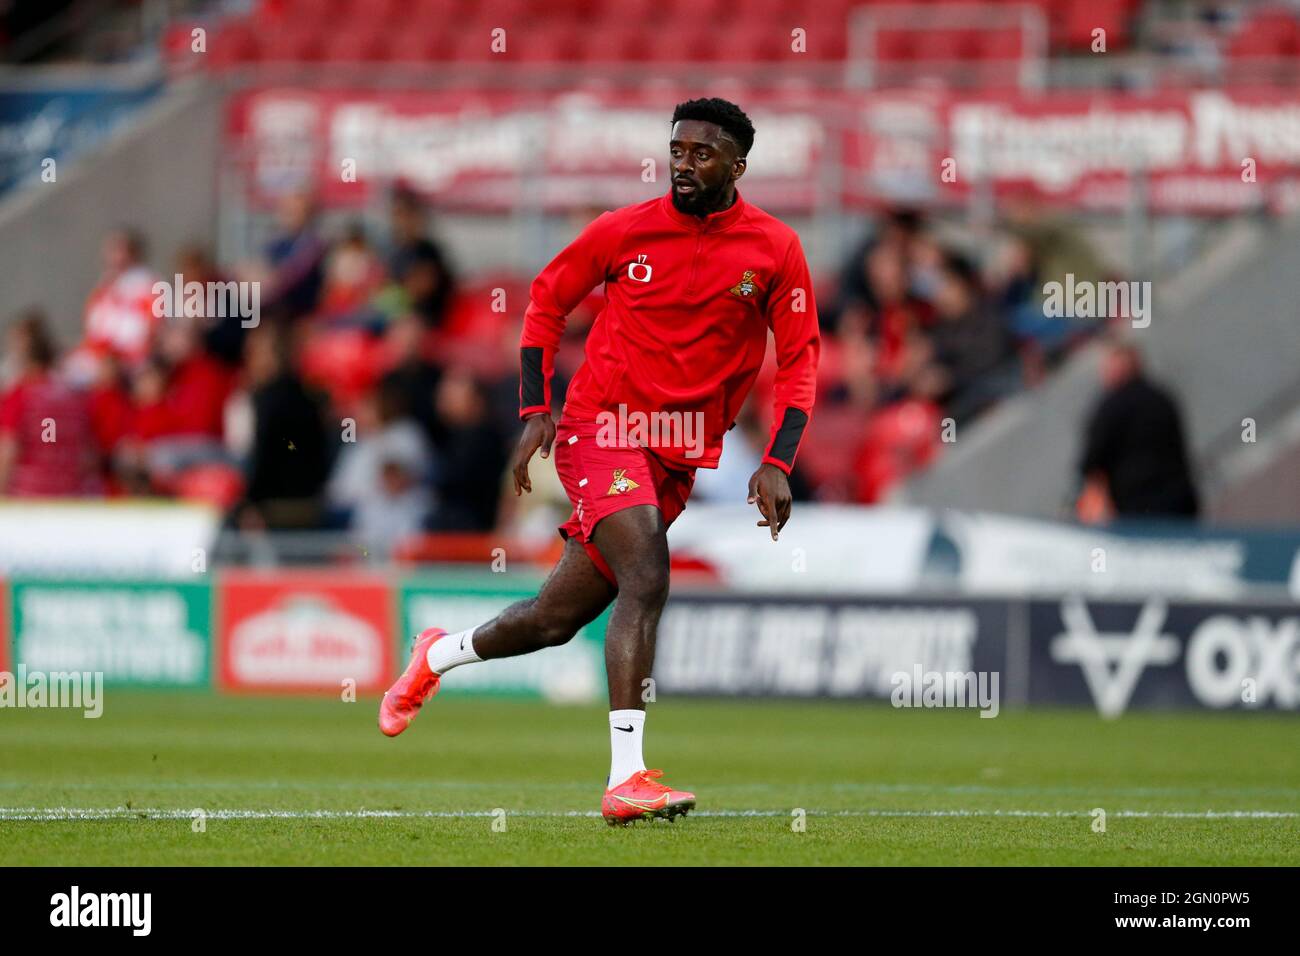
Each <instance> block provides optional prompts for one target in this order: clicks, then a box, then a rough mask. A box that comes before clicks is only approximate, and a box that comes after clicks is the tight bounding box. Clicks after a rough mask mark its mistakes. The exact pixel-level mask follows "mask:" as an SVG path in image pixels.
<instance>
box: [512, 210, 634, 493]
mask: <svg viewBox="0 0 1300 956" xmlns="http://www.w3.org/2000/svg"><path fill="white" fill-rule="evenodd" d="M613 220H614V217H613V215H612V214H611V213H607V212H606V213H602V214H601V215H599V216H597V217H596V218H595V219H594V220H593V221H592V222H590V223H589V224H588V225H587V227H586V228H585V229H583V230H582V232H581V233H579V234H578V238H576V239H574V240H573V242H571V243H569V245H568V246H566V247H565V248H564V250H563V251H562V252H561V253H560V254H559V255H558V256H556V257H555V258H554V259H552V260H551V261H550V263H549V264H548V265H547V266H546V268H545V269H543V270H542V271H541V273H540V274H539V275H538V276H537V278H536V279H534V280H533V285H532V288H531V289H530V290H529V295H528V309H527V311H526V312H525V313H524V331H523V335H521V336H520V339H519V417H520V418H522V419H525V424H524V431H523V434H522V435H520V436H519V445H518V447H517V448H516V449H515V459H514V465H513V469H512V470H513V472H514V481H515V494H516V495H518V494H520V493H521V492H524V491H528V492H531V491H532V490H533V485H532V482H531V480H530V479H529V476H528V462H529V461H530V460H531V459H532V457H533V455H534V454H535V453H536V452H537V450H538V449H541V452H542V457H543V458H547V457H549V456H550V454H551V445H552V444H553V443H554V441H555V422H554V421H553V420H552V418H551V378H552V376H553V375H554V374H555V352H556V350H557V349H558V348H559V345H560V337H561V336H563V335H564V325H565V321H566V320H567V319H568V316H569V313H570V312H572V311H573V310H574V309H575V308H577V307H578V305H579V304H580V303H581V302H582V300H583V299H585V298H586V297H587V295H588V293H590V292H591V290H592V289H593V288H595V287H596V285H597V284H598V283H600V282H603V281H604V279H605V278H606V276H607V275H608V274H609V268H610V258H611V256H612V255H613V252H614V248H613V247H614V240H615V237H614V235H613V232H614V228H613V226H614V222H613Z"/></svg>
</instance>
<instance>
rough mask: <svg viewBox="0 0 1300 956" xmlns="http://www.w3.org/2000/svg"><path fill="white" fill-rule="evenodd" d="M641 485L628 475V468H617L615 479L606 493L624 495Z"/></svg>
mask: <svg viewBox="0 0 1300 956" xmlns="http://www.w3.org/2000/svg"><path fill="white" fill-rule="evenodd" d="M640 487H641V486H640V485H639V484H637V483H636V482H635V481H633V480H632V479H631V478H629V477H628V476H627V469H626V468H616V469H614V481H613V482H612V483H611V484H610V486H609V491H607V492H605V494H607V495H622V494H626V493H627V492H629V491H631V490H632V489H633V488H640Z"/></svg>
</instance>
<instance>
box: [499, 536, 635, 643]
mask: <svg viewBox="0 0 1300 956" xmlns="http://www.w3.org/2000/svg"><path fill="white" fill-rule="evenodd" d="M617 593H618V591H617V590H615V588H614V585H612V584H610V583H609V581H607V580H605V576H604V575H603V574H601V573H600V572H599V571H598V570H596V565H595V564H593V563H592V560H591V558H590V557H588V556H587V551H586V549H585V548H584V547H583V546H582V542H580V541H578V540H577V539H576V538H569V539H568V540H567V541H565V542H564V554H563V555H561V557H560V560H559V563H558V564H556V565H555V568H554V569H553V570H552V571H551V574H550V577H548V578H547V579H546V581H545V583H544V584H543V585H542V588H541V590H540V591H538V592H537V597H535V598H528V599H527V600H523V601H518V602H516V603H515V604H512V605H510V606H509V607H508V608H506V609H505V610H504V611H502V612H501V613H500V614H499V615H497V616H496V617H494V618H493V619H492V620H490V621H488V622H487V623H486V624H482V625H480V626H478V627H476V628H474V640H473V643H474V651H475V653H476V654H478V657H479V660H485V661H486V660H492V659H494V658H497V657H517V656H518V655H520V654H531V653H532V652H533V651H539V650H541V649H542V648H543V647H557V646H559V645H560V644H566V643H568V642H569V640H571V639H572V638H573V636H574V635H575V634H577V633H578V631H579V630H581V629H582V628H583V627H584V626H585V625H587V624H590V623H591V622H592V621H594V620H595V619H596V618H597V617H599V616H600V613H601V612H602V611H604V610H605V608H607V607H609V603H610V602H611V601H613V600H614V595H616V594H617Z"/></svg>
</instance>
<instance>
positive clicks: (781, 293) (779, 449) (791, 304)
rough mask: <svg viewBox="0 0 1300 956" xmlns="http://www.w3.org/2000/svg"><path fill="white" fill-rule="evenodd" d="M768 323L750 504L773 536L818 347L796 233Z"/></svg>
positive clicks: (782, 517) (785, 516)
mask: <svg viewBox="0 0 1300 956" xmlns="http://www.w3.org/2000/svg"><path fill="white" fill-rule="evenodd" d="M767 324H768V326H769V327H770V328H771V329H772V332H773V334H774V335H775V337H776V365H777V371H776V385H775V388H774V389H773V408H772V430H771V434H770V435H769V437H768V441H767V447H766V448H765V449H764V451H763V463H762V464H761V465H759V467H758V470H757V471H756V472H754V474H753V476H752V477H751V478H750V479H749V503H750V504H757V505H758V510H759V511H761V512H762V514H763V519H764V520H762V521H760V522H758V526H759V527H760V528H768V529H770V530H771V532H772V540H773V541H775V540H776V536H777V532H779V531H780V530H781V529H782V528H784V527H785V523H786V522H787V521H789V520H790V505H791V499H790V482H789V480H788V475H789V474H790V470H791V469H792V468H793V467H794V459H795V456H796V455H797V454H798V452H799V444H800V442H801V441H802V440H803V435H804V430H805V429H806V428H807V426H808V421H809V419H810V418H811V417H812V407H813V401H814V399H815V398H816V396H817V359H818V356H819V354H820V352H821V334H820V332H819V330H818V324H817V303H816V301H815V300H814V298H813V286H812V276H811V275H810V273H809V271H808V260H807V259H806V258H805V256H804V253H803V248H802V246H801V245H800V244H799V239H798V237H795V236H792V237H791V239H790V242H789V245H788V246H787V248H786V254H785V260H784V262H783V264H782V267H781V273H780V275H779V276H778V277H777V281H776V284H775V285H774V286H773V287H772V291H771V293H770V294H769V296H768V300H767Z"/></svg>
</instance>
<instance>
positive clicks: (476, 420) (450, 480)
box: [429, 368, 507, 531]
mask: <svg viewBox="0 0 1300 956" xmlns="http://www.w3.org/2000/svg"><path fill="white" fill-rule="evenodd" d="M437 413H438V419H439V420H440V421H441V422H442V425H443V429H444V432H443V441H442V444H441V445H439V447H438V463H437V467H436V469H435V472H434V473H435V476H436V477H435V480H434V486H435V488H436V489H437V494H438V507H437V509H436V510H435V511H434V514H433V517H432V519H431V520H430V522H429V529H430V530H432V531H491V530H492V529H493V528H495V527H496V524H497V511H498V508H499V506H500V503H501V480H500V479H501V476H502V474H504V472H505V468H506V461H507V449H506V438H505V436H504V435H503V434H502V433H501V432H500V431H499V430H498V429H497V427H496V425H495V423H494V421H493V418H492V414H491V408H490V404H489V396H488V392H487V389H486V388H484V386H483V384H482V383H481V382H480V381H479V380H478V379H476V378H475V377H474V376H473V375H471V374H470V373H469V372H468V371H467V370H466V369H460V368H457V369H452V370H450V371H448V372H447V374H446V375H444V376H443V378H442V381H441V382H440V383H439V384H438V397H437Z"/></svg>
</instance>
